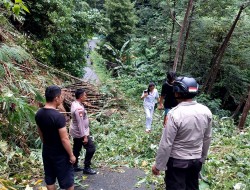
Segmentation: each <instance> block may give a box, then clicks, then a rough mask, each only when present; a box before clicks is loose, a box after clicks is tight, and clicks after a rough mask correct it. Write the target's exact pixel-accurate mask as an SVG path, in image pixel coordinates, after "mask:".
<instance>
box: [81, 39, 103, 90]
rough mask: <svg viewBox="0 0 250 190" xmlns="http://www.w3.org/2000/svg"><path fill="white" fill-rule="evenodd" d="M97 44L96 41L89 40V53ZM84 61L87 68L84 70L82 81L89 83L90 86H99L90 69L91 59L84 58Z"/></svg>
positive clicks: (95, 75) (97, 79)
mask: <svg viewBox="0 0 250 190" xmlns="http://www.w3.org/2000/svg"><path fill="white" fill-rule="evenodd" d="M98 42H99V40H98V39H92V40H89V42H88V45H87V48H89V50H90V51H92V50H93V49H95V47H96V44H97V43H98ZM86 61H87V67H85V68H84V71H85V74H84V76H83V80H84V81H87V82H90V83H92V84H96V85H98V84H100V80H99V78H98V76H97V74H96V73H95V72H94V71H93V69H92V68H91V59H90V56H88V57H87V56H86Z"/></svg>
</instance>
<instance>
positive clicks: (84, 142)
mask: <svg viewBox="0 0 250 190" xmlns="http://www.w3.org/2000/svg"><path fill="white" fill-rule="evenodd" d="M87 143H88V136H84V137H83V144H84V145H85V144H87Z"/></svg>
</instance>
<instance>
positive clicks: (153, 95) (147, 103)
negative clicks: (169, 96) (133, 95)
mask: <svg viewBox="0 0 250 190" xmlns="http://www.w3.org/2000/svg"><path fill="white" fill-rule="evenodd" d="M142 95H144V92H143V93H142ZM157 98H159V94H158V91H157V89H154V90H153V92H149V95H148V96H147V97H145V98H144V101H143V106H144V107H146V108H149V109H151V108H154V106H155V103H156V99H157Z"/></svg>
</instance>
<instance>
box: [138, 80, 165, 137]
mask: <svg viewBox="0 0 250 190" xmlns="http://www.w3.org/2000/svg"><path fill="white" fill-rule="evenodd" d="M141 99H143V100H144V101H143V107H144V111H145V113H146V132H147V133H149V132H150V131H151V125H152V121H153V114H154V106H155V100H157V101H158V102H159V100H160V99H159V94H158V91H157V89H156V88H155V84H154V83H153V82H150V83H149V85H148V89H147V90H144V92H143V93H142V96H141Z"/></svg>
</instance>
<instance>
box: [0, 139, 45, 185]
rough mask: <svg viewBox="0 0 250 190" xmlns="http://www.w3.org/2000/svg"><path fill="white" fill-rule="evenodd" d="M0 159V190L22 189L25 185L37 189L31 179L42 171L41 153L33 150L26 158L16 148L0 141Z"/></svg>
mask: <svg viewBox="0 0 250 190" xmlns="http://www.w3.org/2000/svg"><path fill="white" fill-rule="evenodd" d="M0 157H1V159H0V188H1V189H3V190H4V189H24V188H25V187H26V186H27V185H29V186H36V187H38V183H37V182H35V181H34V180H35V179H33V177H34V176H37V174H38V173H39V172H40V171H41V169H42V167H41V166H42V164H41V162H42V160H41V151H36V150H34V151H32V152H31V154H30V156H28V157H27V156H24V153H23V152H22V150H21V149H19V148H18V147H15V148H12V146H10V144H9V143H8V142H6V141H2V140H1V141H0ZM32 183H33V184H32ZM35 184H36V185H35Z"/></svg>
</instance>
